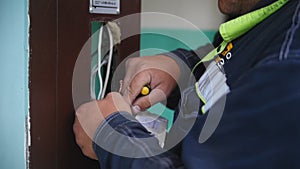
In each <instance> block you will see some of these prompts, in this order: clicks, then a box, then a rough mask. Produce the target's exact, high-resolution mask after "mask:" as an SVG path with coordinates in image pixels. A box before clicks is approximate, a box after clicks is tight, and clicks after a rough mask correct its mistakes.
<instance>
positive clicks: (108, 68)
mask: <svg viewBox="0 0 300 169" xmlns="http://www.w3.org/2000/svg"><path fill="white" fill-rule="evenodd" d="M106 28H107V32H108V37H109V54H108V64H107V69H106V75H105V81H104V86H103V90H102V94H101V99H102V98H104V96H105V93H106V89H107V84H108V80H109V76H110V70H111V63H112V57H113V47H114V46H113V39H112V33H111V30H110V28H109V26H106Z"/></svg>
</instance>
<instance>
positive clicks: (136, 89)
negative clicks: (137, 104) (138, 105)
mask: <svg viewBox="0 0 300 169" xmlns="http://www.w3.org/2000/svg"><path fill="white" fill-rule="evenodd" d="M150 80H151V79H150V75H149V74H148V73H147V71H144V72H140V73H138V74H136V75H135V76H134V77H133V78H132V79H131V80H130V81H124V87H123V96H124V98H125V100H126V101H127V102H128V103H129V104H132V103H133V102H134V101H135V100H136V98H137V97H138V96H139V95H140V92H141V90H142V88H143V87H144V86H145V85H147V84H149V83H150Z"/></svg>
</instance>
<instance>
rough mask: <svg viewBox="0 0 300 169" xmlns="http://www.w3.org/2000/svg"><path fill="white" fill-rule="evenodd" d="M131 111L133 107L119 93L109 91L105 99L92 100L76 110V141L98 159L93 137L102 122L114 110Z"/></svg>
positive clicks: (82, 149) (86, 153)
mask: <svg viewBox="0 0 300 169" xmlns="http://www.w3.org/2000/svg"><path fill="white" fill-rule="evenodd" d="M120 111H125V112H128V113H131V108H130V106H129V105H128V103H127V102H125V100H124V99H123V97H122V96H121V95H120V94H119V93H109V94H108V95H107V96H106V97H105V98H104V99H103V100H99V101H91V102H88V103H85V104H83V105H81V106H80V107H79V108H78V109H77V110H76V117H75V121H74V125H73V131H74V134H75V138H76V143H77V144H78V146H79V147H80V148H81V151H82V153H83V154H84V155H86V156H87V157H90V158H91V159H95V160H97V156H96V154H95V152H94V150H93V146H92V145H93V138H94V135H95V132H96V129H97V128H98V126H99V125H100V124H101V122H102V121H103V120H104V119H105V118H106V117H108V116H109V115H111V114H112V113H114V112H120Z"/></svg>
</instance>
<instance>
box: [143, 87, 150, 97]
mask: <svg viewBox="0 0 300 169" xmlns="http://www.w3.org/2000/svg"><path fill="white" fill-rule="evenodd" d="M150 91H151V88H150V85H146V86H144V87H143V88H142V90H141V95H142V96H147V95H148V94H149V93H150Z"/></svg>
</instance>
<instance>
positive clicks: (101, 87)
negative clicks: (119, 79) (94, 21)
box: [90, 26, 113, 100]
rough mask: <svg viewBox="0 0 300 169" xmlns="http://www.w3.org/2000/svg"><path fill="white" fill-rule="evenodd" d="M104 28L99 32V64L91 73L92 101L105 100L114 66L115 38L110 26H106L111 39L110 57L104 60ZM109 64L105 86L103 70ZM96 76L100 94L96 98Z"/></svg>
mask: <svg viewBox="0 0 300 169" xmlns="http://www.w3.org/2000/svg"><path fill="white" fill-rule="evenodd" d="M103 27H104V26H101V27H100V30H99V39H98V64H97V65H96V66H94V67H93V68H92V72H91V93H90V96H91V98H92V99H97V100H100V99H103V98H104V96H105V93H106V90H107V85H108V80H109V77H110V70H111V64H112V57H113V37H112V33H111V30H110V28H109V26H106V29H107V32H108V37H109V54H108V56H107V55H106V56H105V57H104V59H102V36H103ZM105 64H107V69H106V75H105V80H104V85H103V77H102V74H101V73H102V72H101V68H102V67H103V65H105ZM96 75H98V79H99V92H98V95H97V97H96V92H95V86H96V84H95V83H96V81H95V79H96Z"/></svg>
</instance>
